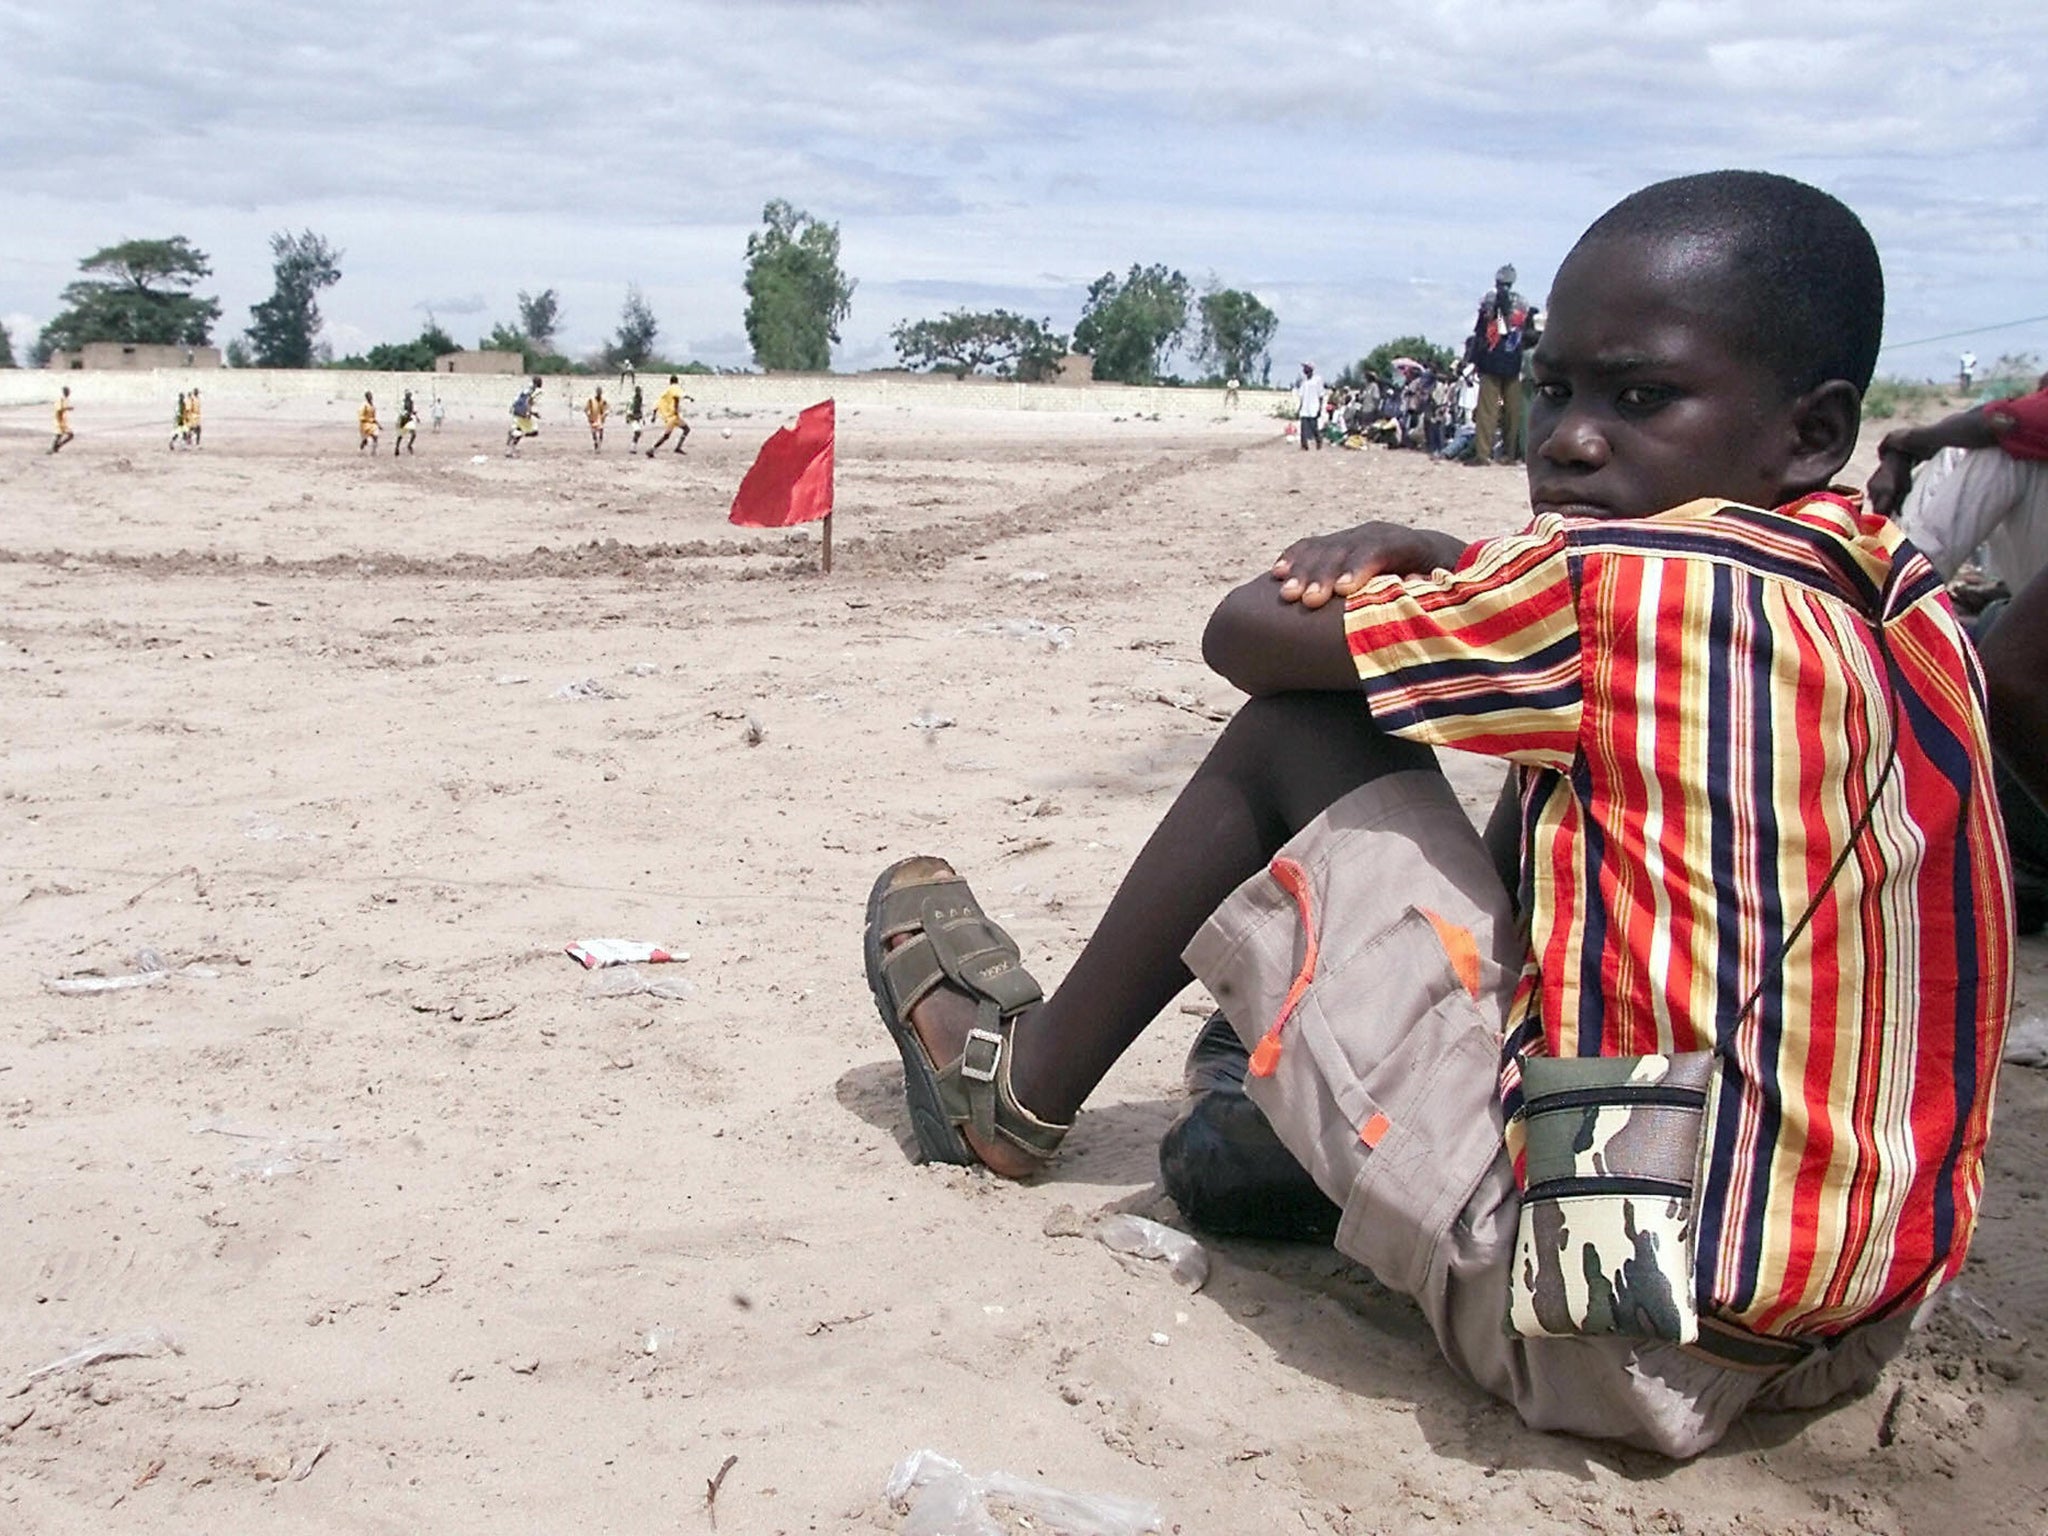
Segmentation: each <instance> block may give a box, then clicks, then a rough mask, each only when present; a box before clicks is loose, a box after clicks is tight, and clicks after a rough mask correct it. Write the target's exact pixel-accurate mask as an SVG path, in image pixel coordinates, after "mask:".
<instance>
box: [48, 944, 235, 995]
mask: <svg viewBox="0 0 2048 1536" xmlns="http://www.w3.org/2000/svg"><path fill="white" fill-rule="evenodd" d="M173 976H184V977H188V978H190V979H191V980H193V981H213V980H217V979H218V978H219V976H220V972H219V971H217V970H215V969H214V968H213V967H212V966H210V965H185V966H180V967H179V968H178V969H177V970H175V971H174V970H172V969H171V968H170V966H169V965H168V964H167V963H166V962H165V960H164V957H163V956H162V955H160V954H158V953H157V952H156V951H155V950H153V949H144V950H141V951H140V952H139V953H137V955H136V956H135V969H134V970H132V971H129V972H126V973H125V974H123V975H119V976H102V975H99V974H98V973H96V972H87V973H82V974H80V975H77V976H50V977H46V978H45V979H44V981H43V985H44V986H46V987H48V988H49V989H50V990H51V991H52V992H55V993H57V994H58V995H59V996H62V997H89V996H91V995H92V994H94V993H97V992H125V991H127V990H128V989H129V988H131V987H153V986H156V985H157V984H158V983H159V982H165V981H169V980H170V979H171V978H172V977H173Z"/></svg>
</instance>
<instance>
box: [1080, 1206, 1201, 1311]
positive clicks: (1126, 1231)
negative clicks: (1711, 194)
mask: <svg viewBox="0 0 2048 1536" xmlns="http://www.w3.org/2000/svg"><path fill="white" fill-rule="evenodd" d="M1095 1235H1096V1236H1097V1237H1098V1238H1100V1239H1101V1240H1102V1243H1103V1246H1104V1247H1106V1248H1110V1249H1113V1250H1115V1251H1116V1252H1118V1253H1128V1254H1131V1255H1132V1256H1133V1257H1135V1258H1140V1259H1164V1260H1166V1262H1167V1265H1168V1267H1169V1268H1170V1269H1172V1271H1173V1278H1174V1279H1176V1280H1178V1281H1179V1282H1180V1283H1181V1284H1182V1285H1184V1286H1186V1287H1187V1288H1188V1289H1189V1290H1191V1291H1199V1290H1200V1289H1201V1288H1202V1287H1203V1286H1204V1285H1205V1284H1207V1283H1208V1280H1209V1251H1208V1250H1207V1249H1206V1248H1204V1247H1203V1246H1202V1245H1201V1244H1200V1243H1198V1242H1196V1241H1195V1240H1194V1239H1193V1238H1192V1237H1189V1236H1188V1235H1187V1233H1185V1232H1176V1231H1175V1230H1174V1229H1173V1228H1172V1227H1169V1226H1166V1225H1164V1224H1163V1223H1161V1222H1157V1221H1150V1220H1148V1219H1146V1218H1145V1217H1143V1216H1132V1215H1128V1214H1126V1213H1124V1212H1118V1213H1117V1214H1115V1215H1113V1216H1105V1217H1103V1218H1102V1225H1101V1226H1099V1227H1097V1228H1096V1229H1095Z"/></svg>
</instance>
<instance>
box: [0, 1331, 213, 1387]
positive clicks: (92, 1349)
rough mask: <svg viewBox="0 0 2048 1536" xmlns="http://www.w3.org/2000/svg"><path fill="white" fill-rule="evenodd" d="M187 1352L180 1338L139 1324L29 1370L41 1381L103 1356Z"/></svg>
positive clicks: (130, 1357) (131, 1357)
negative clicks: (180, 1343) (127, 1330)
mask: <svg viewBox="0 0 2048 1536" xmlns="http://www.w3.org/2000/svg"><path fill="white" fill-rule="evenodd" d="M183 1353H185V1351H184V1349H183V1348H181V1347H180V1346H179V1344H178V1341H177V1340H176V1339H174V1338H172V1337H171V1336H170V1335H169V1334H167V1333H165V1332H164V1331H163V1329H161V1328H158V1327H156V1326H155V1325H154V1324H152V1325H151V1326H149V1327H147V1328H136V1329H133V1330H131V1331H130V1332H127V1333H110V1334H107V1335H106V1336H105V1337H104V1338H98V1339H93V1340H91V1341H90V1342H89V1343H86V1344H82V1345H80V1346H79V1347H78V1348H77V1349H74V1350H73V1351H71V1353H70V1354H68V1355H59V1356H58V1357H57V1358H56V1359H54V1360H52V1361H51V1362H50V1363H49V1364H48V1365H39V1366H37V1367H36V1368H35V1369H34V1370H32V1371H30V1372H29V1373H28V1380H30V1381H41V1380H42V1379H43V1378H44V1377H45V1376H60V1375H62V1374H63V1373H64V1372H66V1371H76V1370H82V1369H84V1368H85V1367H86V1366H88V1365H98V1364H99V1363H100V1362H101V1361H102V1360H141V1359H154V1358H155V1357H156V1356H158V1355H182V1354H183Z"/></svg>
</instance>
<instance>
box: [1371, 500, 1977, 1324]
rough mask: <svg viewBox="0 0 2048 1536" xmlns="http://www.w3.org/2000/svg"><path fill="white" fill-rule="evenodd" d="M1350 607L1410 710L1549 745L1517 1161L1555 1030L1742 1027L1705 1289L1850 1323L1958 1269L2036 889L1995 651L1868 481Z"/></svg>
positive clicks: (1454, 735)
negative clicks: (1525, 1095)
mask: <svg viewBox="0 0 2048 1536" xmlns="http://www.w3.org/2000/svg"><path fill="white" fill-rule="evenodd" d="M1880 622H1881V625H1882V640H1880V638H1879V634H1878V625H1879V624H1880ZM1345 624H1346V630H1347V633H1348V635H1349V638H1350V645H1351V650H1352V654H1353V657H1354V659H1355V660H1356V662H1357V666H1358V672H1359V676H1360V678H1361V679H1362V681H1363V682H1364V685H1365V688H1366V692H1367V696H1368V698H1369V700H1370V702H1371V708H1372V712H1373V716H1374V718H1375V719H1376V720H1377V721H1378V722H1379V723H1380V724H1381V725H1382V726H1384V727H1385V728H1386V729H1387V730H1389V731H1392V732H1394V733H1396V734H1398V735H1401V736H1405V737H1408V738H1409V739H1411V740H1415V741H1421V742H1428V743H1431V744H1434V745H1437V746H1444V747H1456V748H1460V749H1463V750H1466V751H1473V752H1482V753H1487V754H1491V755H1494V756H1498V757H1503V758H1506V759H1508V760H1509V761H1511V762H1514V763H1516V764H1518V765H1520V767H1521V769H1522V775H1521V783H1522V807H1523V823H1522V826H1523V844H1522V890H1521V908H1522V912H1523V914H1524V921H1525V923H1526V925H1527V928H1528V935H1529V957H1528V963H1527V968H1526V969H1525V971H1524V974H1523V977H1522V983H1521V986H1520V988H1519V990H1518V991H1517V993H1516V996H1515V1000H1514V1003H1513V1005H1512V1008H1511V1012H1510V1016H1509V1021H1508V1033H1507V1036H1506V1039H1505V1041H1504V1042H1503V1055H1502V1073H1501V1089H1502V1102H1503V1105H1504V1107H1505V1109H1506V1112H1507V1115H1508V1136H1509V1145H1510V1148H1511V1150H1513V1151H1515V1152H1516V1154H1517V1157H1518V1160H1519V1150H1520V1134H1519V1131H1520V1127H1519V1124H1518V1122H1517V1119H1516V1116H1517V1113H1518V1111H1519V1108H1520V1097H1521V1086H1520V1085H1521V1072H1520V1060H1521V1058H1522V1057H1523V1056H1524V1055H1529V1054H1548V1055H1559V1056H1561V1055H1583V1056H1593V1055H1599V1056H1627V1055H1636V1054H1640V1053H1646V1052H1669V1051H1689V1050H1701V1049H1707V1048H1709V1047H1718V1048H1719V1050H1720V1052H1721V1060H1722V1067H1721V1074H1720V1079H1719V1086H1718V1089H1717V1091H1716V1093H1715V1096H1714V1101H1713V1105H1712V1112H1711V1115H1710V1118H1709V1125H1708V1131H1707V1135H1708V1157H1707V1165H1706V1168H1705V1170H1704V1177H1703V1179H1702V1184H1701V1189H1700V1198H1699V1201H1698V1205H1697V1208H1696V1220H1697V1232H1698V1247H1697V1265H1696V1273H1695V1280H1696V1285H1697V1288H1698V1293H1699V1299H1700V1302H1701V1304H1702V1306H1703V1307H1706V1308H1708V1309H1710V1310H1712V1311H1714V1312H1715V1313H1717V1314H1718V1315H1719V1316H1721V1317H1723V1318H1726V1319H1728V1320H1729V1321H1731V1322H1735V1323H1737V1324H1740V1325H1742V1326H1744V1327H1747V1328H1749V1329H1751V1330H1753V1331H1755V1332H1759V1333H1765V1334H1775V1335H1788V1336H1789V1335H1803V1334H1821V1335H1827V1334H1833V1333H1838V1332H1840V1331H1842V1330H1843V1329H1845V1328H1847V1327H1849V1326H1851V1325H1853V1324H1854V1323H1856V1322H1858V1321H1860V1320H1864V1319H1868V1318H1870V1317H1872V1316H1874V1315H1877V1314H1879V1313H1882V1312H1885V1311H1889V1310H1891V1309H1893V1308H1896V1307H1899V1306H1904V1305H1909V1304H1911V1303H1912V1302H1913V1301H1915V1300H1917V1299H1918V1298H1920V1297H1922V1296H1924V1295H1926V1294H1927V1293H1928V1292H1930V1291H1932V1290H1933V1289H1934V1288H1935V1287H1937V1286H1939V1285H1940V1284H1941V1283H1943V1282H1944V1281H1945V1280H1947V1279H1949V1278H1950V1277H1952V1276H1953V1275H1954V1274H1955V1273H1956V1271H1957V1270H1958V1269H1959V1268H1960V1267H1961V1265H1962V1261H1963V1255H1964V1252H1965V1250H1966V1249H1967V1247H1968V1245H1969V1240H1970V1234H1971V1231H1972V1229H1973V1227H1974V1224H1975V1221H1976V1213H1977V1204H1978V1198H1979V1195H1980V1193H1981V1191H1982V1186H1983V1152H1984V1143H1985V1138H1986V1136H1987V1135H1988V1133H1989V1131H1990V1125H1991V1098H1992V1086H1993V1083H1994V1081H1995V1079H1996V1076H1997V1071H1998V1063H1999V1055H2000V1050H2001V1046H2002V1043H2003V1039H2004V1033H2005V1027H2006V1018H2007V1013H2008V1011H2009V1007H2010V1002H2011V990H2012V956H2011V936H2012V931H2013V927H2012V909H2011V908H2012V894H2011V879H2010V871H2009V868H2008V863H2007V854H2006V846H2005V834H2004V825H2003V822H2002V821H2001V819H2000V817H1999V812H1998V805H1997V799H1996V795H1995V793H1994V790H1993V786H1992V766H1991V752H1990V749H1989V746H1988V744H1987V741H1986V736H1985V728H1984V711H1983V683H1982V679H1981V677H1980V675H1979V673H1978V669H1977V663H1976V658H1975V653H1974V652H1973V651H1972V649H1971V647H1970V644H1969V642H1968V641H1967V640H1966V639H1965V637H1964V635H1963V633H1962V630H1961V629H1960V627H1959V626H1958V624H1957V622H1956V618H1955V614H1954V612H1953V610H1952V609H1951V608H1950V606H1949V603H1948V599H1947V596H1946V595H1945V593H1944V592H1943V590H1942V586H1941V582H1940V579H1939V578H1938V577H1937V576H1936V575H1935V573H1934V571H1933V569H1932V567H1930V566H1929V565H1928V563H1927V562H1926V560H1925V559H1924V558H1923V557H1922V556H1921V555H1920V554H1919V553H1918V552H1917V551H1915V550H1914V549H1912V548H1911V546H1910V545H1907V544H1905V543H1904V542H1903V540H1902V538H1901V536H1900V535H1899V533H1898V532H1897V530H1896V529H1894V528H1893V527H1892V526H1891V525H1890V524H1888V523H1885V522H1884V521H1883V520H1882V519H1878V518H1875V517H1871V516H1867V515H1865V514H1863V513H1862V512H1861V510H1860V508H1859V507H1858V506H1857V504H1856V503H1855V502H1854V501H1853V500H1850V499H1846V498H1844V497H1840V496H1835V495H1816V496H1811V497H1808V498H1806V499H1804V500H1802V501H1799V502H1795V503H1793V504H1791V505H1788V506H1785V507H1781V508H1778V509H1777V510H1775V511H1761V510H1758V509H1756V508H1751V507H1741V506H1736V505H1734V504H1731V503H1722V502H1712V501H1700V502H1693V503H1690V504H1688V505H1686V506H1683V507H1680V508H1677V509H1675V510H1673V511H1670V512H1666V513H1663V514H1661V515H1659V516H1656V517H1646V518H1632V519H1614V520H1599V519H1569V520H1568V519H1563V518H1558V517H1554V516H1549V517H1539V518H1538V519H1536V521H1535V522H1534V523H1532V524H1531V525H1530V526H1529V528H1528V529H1526V530H1525V531H1523V532H1522V533H1519V534H1515V535H1512V536H1510V537H1506V538H1499V539H1491V540H1487V541H1484V542H1482V543H1479V544H1475V545H1473V546H1472V547H1471V548H1470V549H1468V550H1467V551H1466V552H1465V555H1464V557H1463V558H1462V559H1461V560H1460V561H1459V564H1458V568H1457V569H1456V570H1455V571H1450V572H1441V571H1440V572H1437V573H1435V574H1434V575H1433V576H1430V577H1408V578H1396V577H1383V578H1381V579H1379V580H1377V581H1374V582H1372V583H1370V584H1368V585H1367V586H1366V587H1365V588H1363V589H1362V590H1361V591H1360V592H1358V593H1357V594H1356V595H1355V596H1353V597H1352V598H1351V600H1350V603H1349V607H1348V612H1347V614H1346V618H1345ZM1894 746H1896V750H1897V759H1896V763H1895V764H1894V766H1893V767H1892V770H1891V772H1890V774H1889V776H1888V777H1887V776H1886V775H1885V772H1884V770H1885V764H1886V760H1887V757H1888V754H1890V753H1891V752H1892V750H1893V748H1894ZM1873 795H1875V797H1876V804H1875V807H1874V809H1873V811H1872V814H1871V819H1870V822H1869V825H1868V827H1867V829H1866V830H1865V831H1864V832H1863V834H1862V835H1861V836H1860V837H1856V838H1854V839H1853V846H1850V845H1851V843H1852V833H1854V831H1855V829H1856V825H1857V823H1858V821H1859V819H1860V818H1861V817H1862V815H1863V812H1864V809H1865V807H1866V806H1868V805H1870V803H1871V800H1872V796H1873ZM1845 846H1848V847H1849V852H1848V854H1847V857H1846V859H1845V860H1844V862H1843V865H1842V868H1841V870H1840V872H1839V873H1838V874H1836V876H1835V877H1834V880H1833V883H1832V884H1829V883H1828V873H1829V871H1830V869H1831V868H1832V867H1833V866H1834V864H1835V862H1836V860H1837V857H1838V856H1839V855H1841V854H1842V853H1843V850H1844V848H1845ZM1809 906H1812V907H1813V909H1814V910H1813V916H1812V918H1811V920H1810V922H1809V923H1808V925H1807V927H1806V928H1805V930H1804V931H1803V932H1801V933H1799V934H1798V935H1797V938H1796V942H1794V943H1793V944H1792V946H1791V948H1790V950H1789V952H1783V951H1784V950H1785V945H1786V941H1787V939H1788V937H1789V936H1791V934H1792V932H1793V930H1794V929H1795V928H1796V927H1797V926H1798V924H1799V922H1800V919H1801V918H1802V916H1804V915H1805V913H1806V912H1807V910H1808V908H1809ZM1781 952H1783V953H1782V954H1781ZM1753 992H1755V993H1756V994H1757V1001H1756V1003H1755V1006H1754V1007H1753V1008H1752V1009H1751V1010H1750V1012H1749V1013H1748V1014H1747V1015H1746V1016H1745V1015H1744V1013H1743V1008H1744V1005H1745V1003H1746V1002H1748V1000H1749V999H1750V997H1751V995H1752V993H1753Z"/></svg>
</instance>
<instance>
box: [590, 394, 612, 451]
mask: <svg viewBox="0 0 2048 1536" xmlns="http://www.w3.org/2000/svg"><path fill="white" fill-rule="evenodd" d="M611 409H612V407H611V402H610V401H608V400H606V399H605V397H604V386H603V385H602V384H600V385H598V386H597V388H596V389H594V390H592V391H591V395H590V398H589V399H588V400H586V401H584V402H583V415H584V419H585V420H587V421H588V422H589V423H590V451H591V452H592V453H602V452H603V451H604V419H605V417H607V416H609V415H610V414H611Z"/></svg>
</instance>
